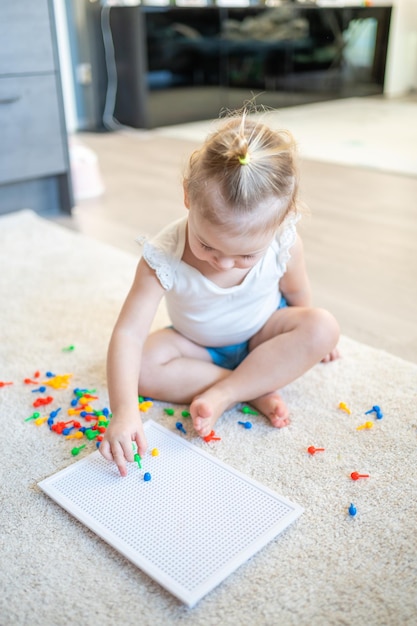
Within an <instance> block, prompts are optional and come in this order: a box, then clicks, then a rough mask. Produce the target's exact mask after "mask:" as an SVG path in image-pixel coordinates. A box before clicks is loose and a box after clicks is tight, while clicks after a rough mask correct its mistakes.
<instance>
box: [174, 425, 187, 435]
mask: <svg viewBox="0 0 417 626" xmlns="http://www.w3.org/2000/svg"><path fill="white" fill-rule="evenodd" d="M175 428H176V429H177V430H179V431H181V432H182V433H184V435H186V434H187V431H186V430H185V428H184V426H183V425H182V422H177V423H176V424H175Z"/></svg>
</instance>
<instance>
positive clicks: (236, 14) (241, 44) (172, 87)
mask: <svg viewBox="0 0 417 626" xmlns="http://www.w3.org/2000/svg"><path fill="white" fill-rule="evenodd" d="M390 18H391V7H389V6H381V7H377V6H373V7H360V6H358V7H349V6H348V7H335V8H327V7H314V6H308V5H297V4H291V5H283V6H281V7H277V8H273V9H267V8H265V7H261V6H250V7H246V8H242V7H240V8H236V7H235V8H233V7H216V6H210V7H204V8H197V7H196V8H190V7H187V8H181V7H174V6H167V7H151V6H142V7H141V6H138V7H123V8H121V7H114V8H112V9H111V13H110V25H111V34H112V38H113V42H114V48H115V60H116V67H117V82H118V89H117V98H116V106H115V117H116V118H117V119H118V120H119V121H120V122H122V123H124V124H127V125H130V126H134V127H138V128H152V127H155V126H161V125H167V124H172V123H181V122H189V121H193V120H200V119H207V118H211V117H217V116H218V114H219V111H220V110H221V109H222V108H231V109H234V108H236V107H237V108H239V107H241V106H242V105H243V103H244V102H245V101H247V100H250V99H252V98H253V97H255V100H256V103H257V104H258V105H265V106H268V107H273V108H281V107H283V106H292V105H295V104H305V103H307V102H315V101H319V100H329V99H334V98H340V97H348V96H362V95H374V94H378V93H382V92H383V85H384V75H385V61H386V54H387V45H388V37H389V27H390Z"/></svg>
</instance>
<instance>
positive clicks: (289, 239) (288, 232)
mask: <svg viewBox="0 0 417 626" xmlns="http://www.w3.org/2000/svg"><path fill="white" fill-rule="evenodd" d="M300 219H301V215H296V214H294V213H291V215H289V216H288V217H287V218H286V219H285V221H284V223H283V225H282V227H281V229H280V232H279V234H278V237H277V241H278V245H279V251H278V264H279V266H280V268H281V271H282V273H283V274H284V273H285V271H286V269H287V263H288V261H289V260H290V258H291V253H290V250H291V248H292V247H293V245H294V244H295V241H296V238H297V228H296V226H297V222H298V221H299V220H300Z"/></svg>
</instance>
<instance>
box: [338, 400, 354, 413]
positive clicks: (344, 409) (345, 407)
mask: <svg viewBox="0 0 417 626" xmlns="http://www.w3.org/2000/svg"><path fill="white" fill-rule="evenodd" d="M339 409H341V410H342V411H345V413H347V414H348V415H351V413H352V411H351V410H350V408H349V407H348V406H347V404H346V403H345V402H339Z"/></svg>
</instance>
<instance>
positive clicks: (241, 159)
mask: <svg viewBox="0 0 417 626" xmlns="http://www.w3.org/2000/svg"><path fill="white" fill-rule="evenodd" d="M238 158H239V163H240V164H241V165H248V163H250V156H249V153H248V152H247V153H246V154H245V156H244V157H238Z"/></svg>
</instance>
